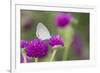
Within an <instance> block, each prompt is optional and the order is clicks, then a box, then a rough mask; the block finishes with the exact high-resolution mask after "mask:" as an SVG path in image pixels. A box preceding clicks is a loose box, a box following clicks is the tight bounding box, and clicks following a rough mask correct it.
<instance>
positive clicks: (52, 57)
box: [50, 49, 57, 61]
mask: <svg viewBox="0 0 100 73" xmlns="http://www.w3.org/2000/svg"><path fill="white" fill-rule="evenodd" d="M56 51H57V50H56V49H54V50H53V53H52V56H51V58H50V61H53V59H54V57H55V55H56Z"/></svg>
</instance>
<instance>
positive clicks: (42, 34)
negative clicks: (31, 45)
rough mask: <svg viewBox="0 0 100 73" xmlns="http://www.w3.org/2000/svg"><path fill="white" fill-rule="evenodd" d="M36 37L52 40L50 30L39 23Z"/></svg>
mask: <svg viewBox="0 0 100 73" xmlns="http://www.w3.org/2000/svg"><path fill="white" fill-rule="evenodd" d="M36 36H37V37H38V38H39V39H41V40H46V39H49V38H51V36H50V33H49V30H48V29H47V28H46V26H44V25H43V24H42V23H38V25H37V30H36Z"/></svg>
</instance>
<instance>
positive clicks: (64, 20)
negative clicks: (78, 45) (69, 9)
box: [55, 13, 72, 27]
mask: <svg viewBox="0 0 100 73" xmlns="http://www.w3.org/2000/svg"><path fill="white" fill-rule="evenodd" d="M71 19H72V15H71V14H65V13H59V14H58V15H57V16H56V17H55V24H56V26H58V27H65V26H68V25H69V23H70V22H71Z"/></svg>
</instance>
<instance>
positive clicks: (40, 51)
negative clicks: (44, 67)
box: [26, 39, 48, 58]
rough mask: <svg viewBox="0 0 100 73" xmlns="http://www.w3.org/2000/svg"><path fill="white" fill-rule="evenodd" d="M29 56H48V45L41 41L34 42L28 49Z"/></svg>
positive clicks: (35, 40)
mask: <svg viewBox="0 0 100 73" xmlns="http://www.w3.org/2000/svg"><path fill="white" fill-rule="evenodd" d="M26 52H27V56H29V57H35V58H41V57H44V56H46V55H47V54H48V44H47V43H46V42H45V41H43V40H40V39H34V40H32V41H31V42H30V43H29V45H28V46H27V49H26Z"/></svg>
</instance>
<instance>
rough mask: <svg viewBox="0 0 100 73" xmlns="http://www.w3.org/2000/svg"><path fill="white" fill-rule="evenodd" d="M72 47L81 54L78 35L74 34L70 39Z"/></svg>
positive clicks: (80, 43)
mask: <svg viewBox="0 0 100 73" xmlns="http://www.w3.org/2000/svg"><path fill="white" fill-rule="evenodd" d="M72 47H73V48H74V51H75V53H76V54H77V55H79V56H80V55H81V54H82V48H83V44H82V41H81V38H80V36H79V35H77V34H75V35H74V37H73V41H72Z"/></svg>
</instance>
